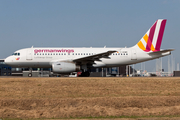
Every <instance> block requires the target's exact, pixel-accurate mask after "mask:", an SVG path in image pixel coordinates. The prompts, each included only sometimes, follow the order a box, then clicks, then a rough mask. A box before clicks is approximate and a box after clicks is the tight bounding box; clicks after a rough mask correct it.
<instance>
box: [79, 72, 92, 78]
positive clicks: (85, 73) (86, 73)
mask: <svg viewBox="0 0 180 120" xmlns="http://www.w3.org/2000/svg"><path fill="white" fill-rule="evenodd" d="M89 76H90V72H88V71H86V72H82V73H81V75H80V76H79V77H89Z"/></svg>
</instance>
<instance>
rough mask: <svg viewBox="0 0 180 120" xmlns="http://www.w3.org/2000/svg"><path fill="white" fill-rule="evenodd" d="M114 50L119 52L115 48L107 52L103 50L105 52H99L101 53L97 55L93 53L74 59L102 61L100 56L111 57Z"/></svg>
mask: <svg viewBox="0 0 180 120" xmlns="http://www.w3.org/2000/svg"><path fill="white" fill-rule="evenodd" d="M114 52H117V51H115V50H112V51H107V52H103V53H99V54H95V55H91V56H86V57H81V58H77V59H73V61H74V62H80V63H82V62H86V63H93V62H94V61H101V60H100V58H107V59H110V57H109V55H111V54H112V53H114Z"/></svg>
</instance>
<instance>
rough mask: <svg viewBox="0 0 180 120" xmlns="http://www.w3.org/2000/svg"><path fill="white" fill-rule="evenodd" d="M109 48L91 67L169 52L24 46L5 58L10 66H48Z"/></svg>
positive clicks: (158, 55)
mask: <svg viewBox="0 0 180 120" xmlns="http://www.w3.org/2000/svg"><path fill="white" fill-rule="evenodd" d="M109 50H115V51H117V52H114V53H112V54H111V55H110V56H109V58H100V60H98V61H96V60H94V63H93V64H92V66H91V67H116V66H122V65H130V64H136V63H139V62H143V61H147V60H151V59H155V58H159V57H162V56H166V55H169V54H170V52H166V53H160V54H155V55H150V54H148V53H146V52H144V51H142V50H141V49H137V47H131V48H26V49H21V50H18V51H16V52H15V53H14V54H13V55H11V56H9V57H7V58H6V59H5V63H6V64H8V65H10V66H12V67H29V68H30V67H35V68H50V67H52V63H54V62H72V61H73V60H74V59H78V58H83V57H87V56H93V55H96V54H100V53H103V52H107V51H109Z"/></svg>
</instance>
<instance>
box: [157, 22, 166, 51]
mask: <svg viewBox="0 0 180 120" xmlns="http://www.w3.org/2000/svg"><path fill="white" fill-rule="evenodd" d="M165 25H166V20H163V21H162V22H161V27H160V31H159V35H158V39H157V43H156V47H155V50H156V51H160V47H161V42H162V38H163V34H164V29H165Z"/></svg>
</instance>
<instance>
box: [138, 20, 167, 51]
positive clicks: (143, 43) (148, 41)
mask: <svg viewBox="0 0 180 120" xmlns="http://www.w3.org/2000/svg"><path fill="white" fill-rule="evenodd" d="M165 25H166V19H158V20H157V21H156V22H155V23H154V24H153V26H152V27H151V28H150V29H149V30H148V31H147V32H146V34H145V35H144V36H143V37H142V38H141V40H140V41H139V42H138V43H137V46H138V47H139V48H140V49H142V50H143V51H145V52H150V51H153V52H157V51H160V47H161V42H162V38H163V34H164V29H165Z"/></svg>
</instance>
